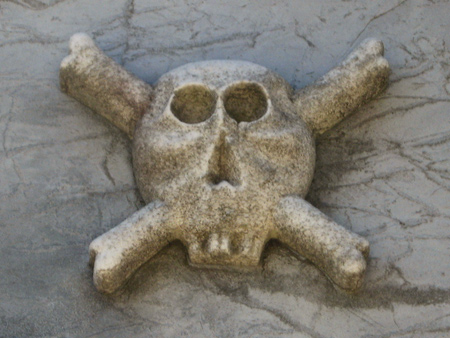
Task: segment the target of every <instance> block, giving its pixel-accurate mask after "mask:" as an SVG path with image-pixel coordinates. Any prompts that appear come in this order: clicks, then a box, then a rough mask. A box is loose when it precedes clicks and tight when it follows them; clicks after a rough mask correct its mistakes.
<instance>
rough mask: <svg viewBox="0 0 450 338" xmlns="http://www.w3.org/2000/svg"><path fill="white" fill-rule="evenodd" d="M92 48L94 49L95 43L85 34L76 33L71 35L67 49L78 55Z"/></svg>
mask: <svg viewBox="0 0 450 338" xmlns="http://www.w3.org/2000/svg"><path fill="white" fill-rule="evenodd" d="M93 47H95V43H94V41H93V40H92V39H91V37H90V36H89V35H87V34H86V33H76V34H74V35H72V37H71V38H70V41H69V49H70V52H71V53H78V52H80V51H81V50H83V49H86V48H93Z"/></svg>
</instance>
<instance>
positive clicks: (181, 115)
mask: <svg viewBox="0 0 450 338" xmlns="http://www.w3.org/2000/svg"><path fill="white" fill-rule="evenodd" d="M382 55H383V44H382V43H381V42H380V41H378V40H374V39H370V40H365V41H364V42H363V43H362V44H361V45H360V46H359V47H358V48H357V49H356V50H355V51H354V52H353V53H352V54H350V55H349V56H348V58H347V59H346V60H345V61H344V62H343V63H342V64H341V65H340V66H338V67H336V68H335V69H333V70H331V71H330V72H329V73H328V74H326V75H325V76H323V77H322V78H321V79H319V80H318V81H317V82H316V83H314V84H313V85H311V86H309V87H306V88H304V89H301V90H299V91H297V92H295V93H294V92H292V91H291V90H290V89H289V86H288V84H287V83H286V82H285V81H284V80H283V79H281V78H280V77H279V76H278V75H276V74H275V73H273V72H271V71H269V70H267V69H266V68H264V67H261V66H258V65H254V64H251V63H246V62H240V61H212V62H203V63H197V64H188V65H187V66H184V67H181V68H179V69H176V70H174V71H172V72H170V73H168V74H167V75H165V76H163V77H162V78H161V79H160V81H159V82H158V84H157V86H156V87H155V88H153V87H152V86H150V85H148V84H146V83H144V82H142V81H141V80H139V79H137V78H136V77H135V76H133V75H132V74H130V73H129V72H127V71H126V70H125V69H123V68H122V67H121V66H119V65H118V64H116V63H115V62H114V61H113V60H111V59H110V58H108V57H107V56H106V55H105V54H103V53H102V52H101V51H100V49H98V48H97V47H96V46H95V44H94V42H93V41H92V40H91V39H90V38H89V37H88V36H87V35H85V34H80V33H79V34H75V35H74V36H73V37H72V38H71V40H70V55H69V56H67V57H66V58H65V59H64V60H63V61H62V63H61V70H60V83H61V89H62V90H63V91H64V92H66V93H67V94H69V95H71V96H73V97H74V98H76V99H77V100H79V101H80V102H82V103H83V104H85V105H87V106H88V107H90V108H91V109H93V110H94V111H95V112H97V113H99V114H101V115H102V116H104V117H106V118H107V119H108V120H110V121H111V122H112V123H113V124H115V125H116V126H117V127H119V128H120V129H122V130H123V131H124V132H125V133H127V135H128V136H129V137H130V138H132V139H133V162H134V170H135V176H136V180H137V185H138V187H139V189H140V192H141V194H142V196H143V197H144V200H145V201H146V202H147V203H148V204H147V205H146V206H145V207H144V208H142V209H141V210H139V211H137V212H136V213H135V214H133V215H132V216H131V217H129V218H128V219H126V220H125V221H123V222H122V223H121V224H119V225H118V226H116V227H115V228H113V229H112V230H110V231H108V232H107V233H105V234H103V235H101V236H100V237H98V238H96V239H95V240H94V241H93V242H92V243H91V245H90V247H89V252H90V264H91V265H92V266H93V268H94V283H95V285H96V287H97V288H98V290H100V291H102V292H105V293H112V292H114V291H116V290H117V289H118V288H120V287H121V286H122V285H123V284H124V283H125V281H126V280H127V279H128V278H129V277H130V276H131V275H132V274H133V273H134V272H135V271H136V270H137V269H138V268H139V267H140V266H141V265H142V264H144V263H145V262H146V261H148V260H149V259H150V258H151V257H152V256H154V255H155V254H156V253H157V252H158V251H159V250H161V249H162V248H163V247H164V246H166V245H167V244H168V243H170V242H171V241H174V240H181V241H182V242H183V243H184V244H185V245H186V247H187V248H188V253H189V258H190V261H191V263H193V264H198V265H213V266H219V267H220V266H226V265H231V266H255V265H257V264H258V263H259V260H260V256H261V253H262V251H263V249H264V246H265V244H266V243H267V241H269V240H270V239H278V240H279V241H281V242H283V243H285V244H287V245H288V246H289V247H290V248H291V249H293V250H294V251H296V252H298V253H300V254H301V255H303V256H304V257H306V258H308V259H309V260H310V261H312V262H313V263H314V264H315V265H316V266H317V267H318V268H319V269H321V270H322V271H323V272H324V273H325V274H326V275H327V276H328V277H329V278H330V279H331V280H332V281H333V282H334V283H336V284H337V285H338V286H339V287H341V288H343V289H345V290H348V291H356V290H358V289H359V288H360V287H361V285H362V281H363V276H364V272H365V270H366V259H367V257H368V255H369V242H368V241H367V240H366V239H364V238H362V237H360V236H359V235H356V234H353V233H351V232H349V231H347V230H346V229H345V228H344V227H342V226H340V225H338V224H336V223H335V222H334V221H333V220H331V219H330V218H328V217H327V216H326V215H324V214H323V213H322V212H320V211H319V210H318V209H316V208H314V207H313V206H312V205H311V204H309V203H308V202H306V201H305V200H304V197H305V195H306V193H307V191H308V188H309V186H310V183H311V180H312V175H313V171H314V162H315V149H314V137H315V136H317V135H320V134H322V133H323V132H325V131H327V130H328V129H330V128H331V127H333V126H334V125H335V124H337V123H338V122H340V121H341V120H342V119H344V118H345V117H346V116H348V115H349V114H350V113H351V112H353V111H354V110H355V109H357V108H358V107H359V106H361V105H362V104H363V103H365V102H366V101H367V100H369V99H371V98H373V97H375V96H377V95H378V94H379V93H381V92H382V90H383V89H384V88H385V87H386V85H387V81H388V76H389V64H388V63H387V61H386V60H385V59H384V58H383V57H382Z"/></svg>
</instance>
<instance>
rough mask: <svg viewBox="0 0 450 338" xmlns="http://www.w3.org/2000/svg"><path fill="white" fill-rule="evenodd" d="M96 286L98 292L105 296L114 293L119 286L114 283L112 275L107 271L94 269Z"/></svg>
mask: <svg viewBox="0 0 450 338" xmlns="http://www.w3.org/2000/svg"><path fill="white" fill-rule="evenodd" d="M93 279H94V285H95V287H96V288H97V290H98V291H100V292H101V293H104V294H111V293H114V292H115V291H116V290H117V289H118V288H119V286H118V285H116V283H114V280H113V279H112V278H111V276H110V273H109V272H108V271H105V270H98V269H94V278H93Z"/></svg>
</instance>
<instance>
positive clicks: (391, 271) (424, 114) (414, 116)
mask: <svg viewBox="0 0 450 338" xmlns="http://www.w3.org/2000/svg"><path fill="white" fill-rule="evenodd" d="M449 16H450V2H449V1H446V0H442V1H438V0H436V1H424V0H402V1H397V0H396V1H387V0H384V1H331V0H326V1H320V2H319V1H288V0H285V1H268V0H264V1H245V0H240V1H235V0H232V1H217V0H215V1H206V0H205V1H188V0H185V1H178V0H171V1H167V2H157V1H137V0H135V1H89V0H70V1H69V0H52V1H45V0H42V1H37V0H23V1H21V0H13V1H2V2H0V136H1V137H0V143H1V146H0V234H1V235H0V337H366V338H369V337H380V338H381V337H402V338H406V337H425V338H430V337H447V336H448V335H449V332H450V277H449V275H450V174H449V171H450V169H449V168H450V82H449V81H450V51H449V46H450V35H449V32H450V21H449V19H448V18H449ZM78 31H84V32H87V33H88V34H90V35H91V36H92V37H93V38H94V40H95V41H96V43H97V44H98V45H99V46H100V47H101V48H102V49H103V50H104V51H105V52H106V54H107V55H109V56H111V57H112V58H113V59H114V60H116V61H117V62H118V63H120V64H121V65H123V66H124V67H125V68H126V69H128V70H130V71H131V72H133V73H134V74H136V75H137V76H139V77H141V78H142V79H143V80H145V81H147V82H150V83H154V82H155V81H156V80H157V79H158V78H159V77H160V76H161V75H162V74H164V73H165V72H167V71H168V70H170V69H173V68H175V67H177V66H179V65H182V64H185V63H187V62H191V61H199V60H210V59H240V60H248V61H252V62H255V63H258V64H261V65H263V66H265V67H267V68H270V69H272V70H274V71H277V72H278V73H280V74H281V75H282V76H283V77H284V78H285V79H286V80H287V81H288V82H289V83H291V84H292V85H293V86H294V87H295V88H301V87H303V86H306V85H308V84H310V83H312V82H313V81H314V80H315V79H317V78H318V77H320V76H321V75H323V74H324V73H326V72H327V71H328V70H329V69H331V68H332V67H334V66H335V65H336V64H338V63H339V62H340V61H341V60H342V59H343V58H344V57H345V56H346V55H347V54H348V53H349V52H350V51H351V50H352V49H353V48H354V47H356V46H357V45H358V44H359V43H360V42H361V41H362V40H363V39H365V38H367V37H377V38H380V39H381V40H383V42H384V43H385V48H386V53H385V56H386V58H387V59H388V61H389V63H390V64H391V67H392V74H391V83H390V86H389V87H388V89H387V91H386V92H385V93H384V94H383V95H382V96H381V97H379V98H378V99H376V100H375V101H372V102H370V103H369V104H368V105H366V106H364V107H363V108H361V109H360V110H359V111H358V112H356V113H355V114H354V115H353V116H352V117H350V118H348V119H346V120H345V121H344V122H343V123H341V124H340V125H338V126H337V127H335V128H334V129H333V130H331V131H330V132H328V133H326V134H325V135H322V136H321V137H320V138H319V139H318V142H317V143H318V144H317V150H318V159H317V167H316V174H315V179H314V182H313V185H312V187H311V191H310V194H309V195H308V200H309V201H310V202H311V203H312V204H314V205H315V206H317V207H319V208H320V209H321V210H322V211H323V212H325V213H326V214H328V215H329V216H330V217H332V218H333V219H334V220H336V221H337V222H338V223H340V224H342V225H344V226H345V227H346V228H348V229H350V230H352V231H354V232H356V233H358V234H360V235H362V236H364V237H365V238H367V239H368V240H369V241H370V243H371V254H370V260H369V265H368V269H367V275H366V280H365V285H364V286H363V288H362V290H361V292H360V293H359V294H357V295H347V294H345V293H342V292H340V291H339V290H336V289H335V288H334V287H333V285H332V284H331V283H330V282H329V281H328V280H327V279H326V277H325V275H323V274H322V273H321V272H319V271H318V270H317V269H316V268H315V267H314V266H313V265H312V264H310V263H309V262H307V261H304V260H302V259H301V258H300V257H297V256H295V255H294V254H293V253H292V252H290V251H289V250H288V249H287V248H285V247H283V246H281V245H279V244H278V243H269V245H268V247H267V249H266V251H265V253H264V255H263V258H262V262H261V267H260V268H259V269H257V270H255V271H250V272H245V271H244V272H242V271H220V270H208V269H200V268H193V267H191V266H190V265H189V264H188V263H187V255H186V251H185V249H184V248H183V246H182V245H181V244H179V243H174V244H172V245H170V246H169V247H167V248H166V249H165V250H163V251H162V252H161V253H160V254H158V255H157V256H156V257H155V258H154V259H152V260H151V261H150V262H149V263H148V264H146V265H145V266H144V267H143V268H142V269H141V270H139V271H138V273H137V274H136V275H135V276H134V277H133V278H132V279H131V280H130V282H129V283H128V285H127V286H126V287H125V288H124V290H122V292H121V293H119V294H116V295H114V296H110V297H106V296H102V295H101V294H99V293H98V292H97V291H96V290H95V288H94V286H93V284H92V272H91V270H90V269H89V267H88V265H87V261H88V250H87V248H88V245H89V243H90V241H91V240H92V239H94V238H95V237H97V236H98V235H100V234H101V233H104V232H105V231H107V230H108V229H110V228H112V227H114V226H115V225H117V224H118V223H119V222H121V221H122V220H124V219H125V218H126V217H128V216H129V215H131V214H132V213H133V212H134V211H136V210H137V209H139V208H140V207H142V203H143V202H142V200H141V197H140V196H139V193H138V192H137V190H136V186H135V182H134V178H133V174H132V169H131V162H130V156H131V154H130V143H129V141H128V139H127V137H126V136H125V135H124V134H123V133H122V132H120V131H119V130H118V129H116V128H115V127H113V126H112V125H110V124H109V123H108V122H107V121H105V120H104V119H102V118H101V117H99V116H97V115H95V114H94V113H93V112H91V111H90V110H89V109H88V108H86V107H84V106H82V105H81V104H79V103H78V102H76V101H75V100H73V99H71V98H70V97H68V96H66V95H64V94H62V93H61V92H60V90H59V84H58V69H59V63H60V61H61V60H62V58H63V57H64V56H66V55H67V44H68V40H69V38H70V36H71V35H72V34H73V33H75V32H78Z"/></svg>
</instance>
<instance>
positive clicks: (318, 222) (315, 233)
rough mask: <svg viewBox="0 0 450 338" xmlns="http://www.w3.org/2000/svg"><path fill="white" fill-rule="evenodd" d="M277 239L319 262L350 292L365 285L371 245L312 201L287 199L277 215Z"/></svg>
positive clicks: (322, 267)
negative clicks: (315, 205) (319, 208)
mask: <svg viewBox="0 0 450 338" xmlns="http://www.w3.org/2000/svg"><path fill="white" fill-rule="evenodd" d="M275 217H276V220H277V223H278V229H279V232H278V234H277V238H278V239H279V240H280V241H282V242H284V243H286V244H287V245H288V246H290V247H291V248H292V249H294V250H295V251H297V252H299V253H300V254H302V255H303V256H305V257H306V258H308V259H309V260H311V261H312V262H313V263H315V264H316V265H317V266H318V267H319V268H320V269H321V270H322V271H323V272H324V273H325V274H327V275H328V276H329V277H330V278H331V279H332V280H333V281H334V282H335V283H336V284H337V285H339V286H340V287H342V288H343V289H347V290H350V291H352V290H356V289H358V288H359V287H360V286H361V283H362V278H363V276H364V271H365V268H366V262H365V259H364V256H367V255H368V252H369V243H368V242H367V240H365V239H364V238H362V237H360V236H358V235H355V234H352V233H350V232H349V231H348V230H346V229H345V228H344V227H342V226H340V225H338V224H337V223H335V222H334V221H333V220H331V219H330V218H328V217H327V216H326V215H324V214H323V213H322V212H320V211H319V210H317V209H316V208H314V207H313V206H312V205H311V204H309V203H308V202H306V201H304V200H302V199H301V198H298V197H286V198H284V199H283V200H282V202H281V203H280V205H279V209H278V210H277V212H276V214H275Z"/></svg>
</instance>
